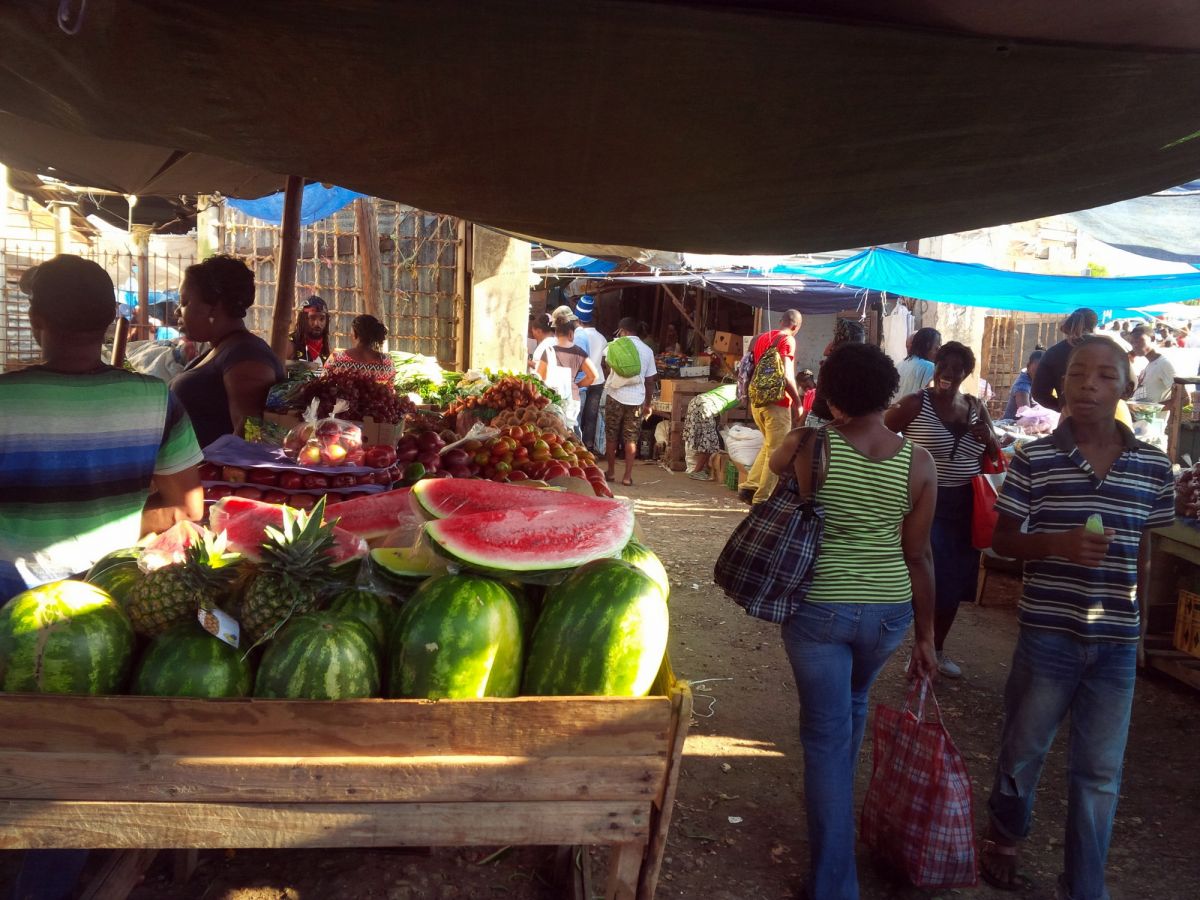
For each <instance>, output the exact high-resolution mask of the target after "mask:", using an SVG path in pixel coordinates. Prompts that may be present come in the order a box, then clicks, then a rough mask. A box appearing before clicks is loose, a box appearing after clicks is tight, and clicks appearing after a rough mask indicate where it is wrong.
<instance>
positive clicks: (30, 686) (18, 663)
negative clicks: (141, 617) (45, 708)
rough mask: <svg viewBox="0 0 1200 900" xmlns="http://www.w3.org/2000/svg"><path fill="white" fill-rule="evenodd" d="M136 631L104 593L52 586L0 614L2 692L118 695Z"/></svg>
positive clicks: (78, 585) (83, 585)
mask: <svg viewBox="0 0 1200 900" xmlns="http://www.w3.org/2000/svg"><path fill="white" fill-rule="evenodd" d="M133 644H134V637H133V626H132V625H131V624H130V623H129V618H128V617H127V616H126V615H125V611H124V610H122V609H121V607H120V605H119V604H118V603H117V601H116V600H114V599H113V597H112V595H110V594H109V593H108V592H107V591H105V590H104V589H103V588H101V587H99V586H97V585H94V584H88V583H87V582H84V581H74V580H65V581H53V582H50V583H49V584H43V585H41V586H39V587H35V588H31V589H30V590H27V591H25V592H23V593H20V594H17V595H16V596H15V597H13V598H12V599H10V600H9V601H8V602H7V603H5V604H4V606H3V607H2V608H0V690H2V691H26V692H31V693H42V694H115V693H118V692H119V691H120V689H121V688H122V687H123V686H124V684H125V680H126V678H127V677H128V675H129V669H130V665H131V663H132V660H133Z"/></svg>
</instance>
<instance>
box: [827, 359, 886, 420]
mask: <svg viewBox="0 0 1200 900" xmlns="http://www.w3.org/2000/svg"><path fill="white" fill-rule="evenodd" d="M899 387H900V373H899V372H897V371H896V366H895V364H893V363H892V361H891V359H890V358H889V357H888V355H887V354H886V353H884V352H883V351H882V350H880V349H879V348H878V347H876V346H875V345H873V344H842V345H841V346H839V347H838V348H837V349H835V350H834V351H833V352H832V353H830V354H829V357H828V358H827V359H826V360H825V362H824V363H823V364H822V365H821V395H822V396H823V397H824V398H825V400H826V401H827V402H828V403H829V404H830V405H832V406H836V407H837V408H838V409H839V410H841V411H842V412H844V413H845V414H846V415H848V416H865V415H867V414H868V413H875V412H881V411H882V410H884V409H887V406H888V404H889V403H890V402H891V399H892V395H893V394H894V393H896V390H897V389H898V388H899Z"/></svg>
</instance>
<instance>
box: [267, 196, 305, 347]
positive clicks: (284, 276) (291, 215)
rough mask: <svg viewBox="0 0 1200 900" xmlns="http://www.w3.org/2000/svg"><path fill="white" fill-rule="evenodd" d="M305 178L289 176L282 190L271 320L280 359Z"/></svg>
mask: <svg viewBox="0 0 1200 900" xmlns="http://www.w3.org/2000/svg"><path fill="white" fill-rule="evenodd" d="M303 188H304V179H303V178H300V177H299V176H297V175H289V176H288V180H287V186H286V187H285V188H284V189H283V223H282V227H281V228H280V231H279V267H278V269H277V270H276V272H277V274H278V277H277V278H276V279H275V316H274V318H273V319H272V320H271V349H272V350H274V351H275V354H276V355H277V356H278V357H279V358H280V359H283V360H286V359H287V358H288V356H290V355H291V354H290V353H289V352H288V332H289V331H290V330H291V327H292V310H293V307H294V306H295V294H296V260H297V258H298V257H299V256H300V203H301V200H302V195H303Z"/></svg>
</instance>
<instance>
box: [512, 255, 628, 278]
mask: <svg viewBox="0 0 1200 900" xmlns="http://www.w3.org/2000/svg"><path fill="white" fill-rule="evenodd" d="M616 267H617V264H616V263H613V262H608V261H607V260H603V259H596V258H595V257H594V256H583V255H581V254H579V253H568V252H566V251H565V250H564V251H562V252H560V253H556V254H554V256H551V257H550V258H548V259H540V260H535V261H534V262H533V263H531V264H530V266H529V268H531V269H532V270H533V271H535V272H545V271H550V270H561V269H566V270H570V271H571V272H585V273H587V274H589V275H602V274H604V273H605V272H611V271H612V270H613V269H615V268H616Z"/></svg>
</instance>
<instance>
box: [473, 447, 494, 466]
mask: <svg viewBox="0 0 1200 900" xmlns="http://www.w3.org/2000/svg"><path fill="white" fill-rule="evenodd" d="M491 461H492V453H491V451H490V450H480V451H479V452H478V453H476V454H475V465H477V466H486V465H487V464H488V463H490V462H491Z"/></svg>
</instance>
